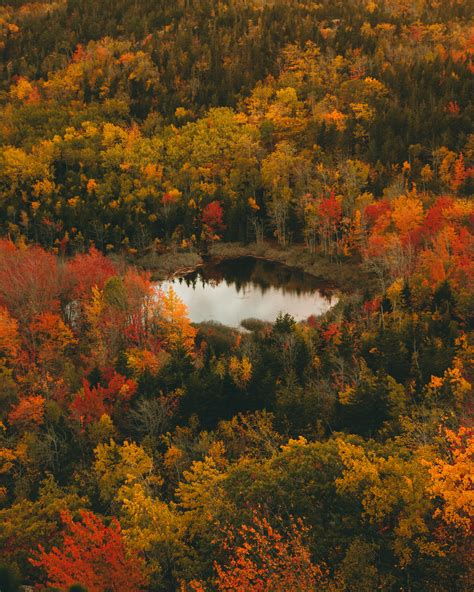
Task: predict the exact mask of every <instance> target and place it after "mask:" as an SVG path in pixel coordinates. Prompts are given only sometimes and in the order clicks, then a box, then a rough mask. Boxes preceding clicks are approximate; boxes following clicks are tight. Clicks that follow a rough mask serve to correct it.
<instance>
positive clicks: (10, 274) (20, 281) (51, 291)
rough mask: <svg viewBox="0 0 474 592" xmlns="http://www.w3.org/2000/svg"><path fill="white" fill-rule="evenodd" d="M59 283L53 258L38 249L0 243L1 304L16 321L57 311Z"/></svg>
mask: <svg viewBox="0 0 474 592" xmlns="http://www.w3.org/2000/svg"><path fill="white" fill-rule="evenodd" d="M60 294H61V281H60V274H59V269H58V265H57V259H56V257H55V255H52V254H51V253H47V252H46V251H45V250H44V249H42V248H41V247H36V246H35V247H22V248H18V247H16V246H15V245H14V244H13V243H12V242H11V241H9V240H0V305H4V306H6V307H7V308H8V310H9V311H10V313H11V314H12V315H13V316H14V317H16V318H17V319H18V320H20V321H23V320H26V321H29V320H30V319H31V318H33V317H34V316H36V315H38V314H41V313H42V312H46V311H48V312H56V311H58V310H59V302H60Z"/></svg>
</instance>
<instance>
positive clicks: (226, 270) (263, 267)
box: [179, 257, 330, 297]
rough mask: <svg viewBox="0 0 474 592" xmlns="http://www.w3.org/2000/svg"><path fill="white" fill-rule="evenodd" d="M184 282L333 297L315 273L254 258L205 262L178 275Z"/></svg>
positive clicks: (237, 288)
mask: <svg viewBox="0 0 474 592" xmlns="http://www.w3.org/2000/svg"><path fill="white" fill-rule="evenodd" d="M183 281H184V282H185V283H186V285H188V286H192V287H193V288H195V287H196V285H197V284H198V283H201V284H202V285H211V286H217V285H219V284H220V283H221V282H223V281H225V282H226V284H227V285H229V286H235V288H236V290H237V292H238V293H240V292H241V291H243V292H245V291H246V290H247V289H248V288H254V287H258V288H260V291H261V294H262V295H263V294H265V293H266V292H267V291H268V290H269V289H270V288H278V289H280V290H281V291H282V292H283V294H297V295H298V296H300V295H302V294H308V293H312V292H315V291H319V292H320V293H321V295H323V296H325V297H330V292H329V290H328V286H327V283H323V282H322V281H321V280H318V279H317V278H315V277H314V276H312V275H309V274H307V273H304V272H303V271H301V270H299V269H295V268H292V267H287V266H286V265H282V264H279V263H274V262H272V261H265V260H262V259H253V258H252V257H243V258H241V259H231V260H228V261H223V262H221V263H216V264H208V265H205V266H204V267H201V268H200V269H198V270H196V271H194V272H192V273H189V274H187V275H186V276H185V277H184V278H179V282H180V283H182V282H183Z"/></svg>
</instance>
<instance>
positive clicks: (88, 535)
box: [31, 511, 147, 592]
mask: <svg viewBox="0 0 474 592" xmlns="http://www.w3.org/2000/svg"><path fill="white" fill-rule="evenodd" d="M80 516H81V517H80V520H77V521H75V520H74V519H73V517H72V516H71V515H70V514H69V513H68V512H64V513H63V514H62V515H61V519H62V522H63V531H62V544H61V546H60V547H53V548H52V550H51V551H49V552H46V551H45V549H44V547H43V546H42V545H40V547H39V551H38V552H37V554H36V557H35V558H34V559H32V560H31V562H32V564H33V565H35V566H36V567H41V568H43V569H44V570H45V572H46V574H47V577H48V582H47V585H48V586H51V587H54V588H59V589H61V590H66V589H68V588H69V587H70V586H72V585H74V584H80V585H81V586H84V587H85V588H86V589H87V590H89V591H90V592H104V591H105V590H112V591H113V592H121V591H123V590H130V592H139V591H140V590H144V589H145V586H146V582H147V579H146V576H145V569H144V562H143V560H142V559H141V558H140V557H138V556H137V555H136V554H135V555H130V554H129V553H128V552H127V550H126V548H125V545H124V541H123V537H122V534H121V529H120V525H119V523H118V522H117V521H116V520H114V519H113V520H112V523H111V525H110V526H106V525H105V524H104V522H103V521H102V520H101V519H100V518H99V517H98V516H95V515H94V514H93V513H91V512H86V511H81V513H80Z"/></svg>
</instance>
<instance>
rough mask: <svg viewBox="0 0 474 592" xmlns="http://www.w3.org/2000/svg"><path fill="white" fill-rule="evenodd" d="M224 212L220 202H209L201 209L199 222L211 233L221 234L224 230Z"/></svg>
mask: <svg viewBox="0 0 474 592" xmlns="http://www.w3.org/2000/svg"><path fill="white" fill-rule="evenodd" d="M223 215H224V211H223V209H222V205H221V202H220V201H218V200H215V201H211V203H209V204H207V206H206V207H205V208H204V209H203V211H202V215H201V220H202V222H203V224H204V225H205V226H207V227H208V228H209V230H210V232H212V233H216V232H222V231H223V230H224V229H225V225H224V221H223Z"/></svg>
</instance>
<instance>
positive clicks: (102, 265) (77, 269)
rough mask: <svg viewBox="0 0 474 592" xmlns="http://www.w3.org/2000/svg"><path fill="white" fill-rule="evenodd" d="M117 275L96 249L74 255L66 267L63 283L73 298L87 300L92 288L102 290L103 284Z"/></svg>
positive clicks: (112, 265) (112, 266)
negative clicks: (95, 287)
mask: <svg viewBox="0 0 474 592" xmlns="http://www.w3.org/2000/svg"><path fill="white" fill-rule="evenodd" d="M114 275H117V270H116V268H115V266H114V264H113V263H112V261H110V259H107V257H105V256H104V255H102V253H100V252H99V251H98V250H97V249H95V248H92V249H91V250H90V251H89V252H88V253H84V254H79V255H76V256H75V257H74V258H73V259H72V260H71V261H70V262H68V263H67V265H66V274H65V276H66V277H65V283H66V287H67V290H68V292H69V293H70V294H71V296H72V297H73V298H79V299H81V298H84V297H85V298H87V297H88V296H89V295H90V292H91V290H92V288H93V287H94V286H97V287H98V288H100V289H102V288H103V287H104V284H105V282H106V281H107V280H108V279H109V278H110V277H112V276H114Z"/></svg>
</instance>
